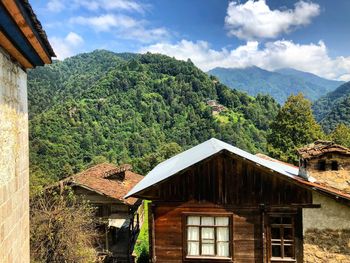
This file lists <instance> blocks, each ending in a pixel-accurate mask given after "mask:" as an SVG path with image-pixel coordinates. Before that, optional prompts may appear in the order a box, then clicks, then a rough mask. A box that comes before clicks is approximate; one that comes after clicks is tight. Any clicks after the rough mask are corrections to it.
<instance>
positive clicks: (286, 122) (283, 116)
mask: <svg viewBox="0 0 350 263" xmlns="http://www.w3.org/2000/svg"><path fill="white" fill-rule="evenodd" d="M322 138H324V134H323V132H322V129H321V127H320V125H319V124H318V123H317V122H316V120H315V118H314V116H313V114H312V111H311V102H310V101H309V100H307V99H305V97H304V96H303V94H302V93H299V94H298V95H291V96H290V97H289V98H288V99H287V101H286V103H285V104H284V106H283V107H282V108H281V109H280V110H279V112H278V114H277V116H276V118H275V120H274V121H273V122H272V124H271V130H270V132H269V134H268V136H267V142H268V151H269V154H270V155H272V156H273V157H275V158H278V159H280V160H283V161H288V162H293V163H297V161H298V159H297V155H296V149H297V148H299V147H302V146H304V145H306V144H309V143H311V142H313V141H315V140H317V139H322Z"/></svg>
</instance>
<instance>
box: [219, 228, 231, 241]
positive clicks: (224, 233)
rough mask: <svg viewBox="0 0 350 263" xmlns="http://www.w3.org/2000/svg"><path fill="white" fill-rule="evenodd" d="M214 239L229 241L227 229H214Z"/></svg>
mask: <svg viewBox="0 0 350 263" xmlns="http://www.w3.org/2000/svg"><path fill="white" fill-rule="evenodd" d="M216 231H217V232H216V239H217V241H229V240H230V239H229V232H230V231H229V229H228V227H218V228H217V229H216Z"/></svg>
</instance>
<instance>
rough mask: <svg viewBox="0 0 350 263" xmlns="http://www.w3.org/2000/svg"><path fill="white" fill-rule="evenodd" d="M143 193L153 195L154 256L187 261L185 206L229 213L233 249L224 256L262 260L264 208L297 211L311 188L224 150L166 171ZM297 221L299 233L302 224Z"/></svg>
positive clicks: (188, 209) (234, 259)
mask: <svg viewBox="0 0 350 263" xmlns="http://www.w3.org/2000/svg"><path fill="white" fill-rule="evenodd" d="M146 194H148V195H149V196H150V195H153V196H151V199H153V204H152V213H150V215H151V218H150V226H151V227H150V236H151V239H152V243H151V244H152V248H151V253H152V255H153V260H154V261H155V262H186V261H185V260H184V258H183V243H184V241H183V238H184V230H183V223H182V217H183V215H184V213H186V212H202V213H203V212H204V213H207V212H210V213H222V212H225V213H231V214H232V233H233V242H232V244H231V246H232V251H233V253H232V254H233V255H232V261H226V262H242V263H243V262H244V263H249V262H267V261H266V259H267V255H266V243H265V248H264V242H263V234H262V232H263V231H264V233H265V232H266V225H265V223H264V220H265V212H264V211H283V212H285V211H294V212H295V211H299V212H301V209H297V207H298V206H303V205H308V204H312V195H311V192H310V190H307V189H305V188H302V187H300V186H297V185H295V184H293V183H291V182H290V181H288V180H284V179H282V178H281V177H279V176H278V175H276V174H274V173H273V172H272V171H269V170H267V169H264V168H262V167H258V166H256V165H254V164H252V163H250V162H248V161H246V160H243V159H240V158H238V157H235V156H232V155H230V154H228V153H225V152H223V153H221V154H218V155H216V156H214V157H213V158H211V159H208V160H206V161H203V162H201V163H199V164H197V165H195V166H193V167H191V168H190V169H188V170H186V171H185V172H183V173H182V174H178V175H175V176H173V177H171V178H170V179H169V180H167V181H165V182H163V183H161V184H159V185H157V186H156V187H154V188H153V189H151V190H150V191H149V192H148V193H146ZM263 218H264V220H263ZM299 218H301V216H300V217H299ZM152 222H153V224H152ZM300 222H301V220H300ZM298 227H299V228H300V229H299V231H298V233H301V227H302V226H301V225H298ZM299 241H300V240H299ZM299 241H298V246H299V247H301V250H300V249H298V251H300V253H301V256H300V257H299V258H302V243H300V242H299ZM263 259H264V260H263ZM299 261H300V260H298V262H299ZM196 262H198V261H196ZM201 262H213V260H209V261H201ZM300 262H302V260H301V261H300Z"/></svg>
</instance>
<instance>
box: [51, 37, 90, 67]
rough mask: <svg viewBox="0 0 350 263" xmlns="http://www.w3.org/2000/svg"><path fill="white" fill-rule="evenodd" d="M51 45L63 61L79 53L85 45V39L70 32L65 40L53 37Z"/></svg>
mask: <svg viewBox="0 0 350 263" xmlns="http://www.w3.org/2000/svg"><path fill="white" fill-rule="evenodd" d="M50 43H51V44H52V47H53V49H54V50H55V53H56V55H57V58H58V59H60V60H62V59H65V58H67V57H70V56H72V55H74V54H76V53H77V51H78V50H79V48H81V46H82V44H83V43H84V39H83V38H82V37H81V36H80V35H78V34H77V33H74V32H69V33H68V34H67V35H66V36H65V37H64V38H60V37H52V38H50Z"/></svg>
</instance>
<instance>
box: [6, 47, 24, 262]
mask: <svg viewBox="0 0 350 263" xmlns="http://www.w3.org/2000/svg"><path fill="white" fill-rule="evenodd" d="M0 262H1V263H16V262H18V263H29V153H28V112H27V75H26V73H25V72H24V71H23V70H22V69H21V68H20V67H19V66H17V65H16V64H14V63H13V62H12V61H11V60H10V59H9V57H8V56H7V55H6V53H5V52H4V51H3V50H1V49H0Z"/></svg>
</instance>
